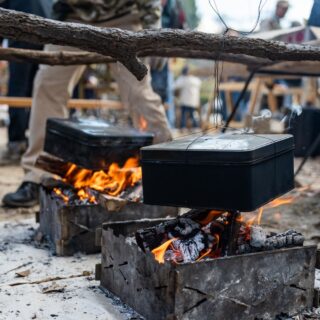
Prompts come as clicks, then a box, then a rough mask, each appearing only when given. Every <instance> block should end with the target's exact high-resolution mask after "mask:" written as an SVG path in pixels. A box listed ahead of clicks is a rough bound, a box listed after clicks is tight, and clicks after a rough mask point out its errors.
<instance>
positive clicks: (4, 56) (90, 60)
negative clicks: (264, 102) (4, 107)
mask: <svg viewBox="0 0 320 320" xmlns="http://www.w3.org/2000/svg"><path fill="white" fill-rule="evenodd" d="M150 55H154V51H152V52H150V53H149V52H148V51H145V52H144V53H143V54H140V55H139V57H147V56H150ZM157 56H160V57H180V58H189V59H192V58H194V59H205V60H219V59H221V60H223V61H228V62H233V63H241V64H245V65H247V66H250V68H258V67H264V66H269V65H270V64H273V62H272V61H270V60H269V59H262V58H255V57H250V56H246V55H235V54H217V53H215V52H199V51H195V50H193V51H191V50H190V51H185V50H179V49H175V50H159V52H158V53H157ZM0 60H7V61H13V62H21V63H26V62H27V63H37V64H47V65H50V66H54V65H63V66H68V65H84V64H87V65H89V64H98V63H115V62H117V60H116V59H114V58H111V57H107V56H104V55H102V54H98V53H91V52H76V51H74V52H72V51H58V52H47V51H39V50H30V49H17V48H0Z"/></svg>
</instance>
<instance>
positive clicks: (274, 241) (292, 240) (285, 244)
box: [238, 226, 304, 253]
mask: <svg viewBox="0 0 320 320" xmlns="http://www.w3.org/2000/svg"><path fill="white" fill-rule="evenodd" d="M257 230H258V228H257V227H256V226H254V228H251V235H250V236H251V240H250V243H244V244H241V245H239V247H238V253H251V252H258V251H265V250H274V249H283V248H290V247H296V246H302V245H303V243H304V236H303V235H302V234H301V233H299V232H297V231H295V230H288V231H286V232H284V233H279V234H276V235H272V236H268V237H266V238H265V241H264V242H263V236H262V235H261V232H260V231H259V232H257ZM255 237H256V239H254V238H255ZM252 243H254V244H257V243H259V246H255V247H254V246H252Z"/></svg>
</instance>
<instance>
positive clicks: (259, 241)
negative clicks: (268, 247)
mask: <svg viewBox="0 0 320 320" xmlns="http://www.w3.org/2000/svg"><path fill="white" fill-rule="evenodd" d="M250 232H251V235H250V246H251V247H254V248H262V247H264V246H265V243H266V240H267V234H266V232H265V230H264V229H263V228H262V227H261V226H252V227H251V229H250Z"/></svg>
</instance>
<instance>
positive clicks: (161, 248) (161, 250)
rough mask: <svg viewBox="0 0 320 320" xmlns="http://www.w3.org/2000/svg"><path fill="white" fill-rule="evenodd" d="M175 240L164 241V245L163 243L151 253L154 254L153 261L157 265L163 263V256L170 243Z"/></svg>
mask: <svg viewBox="0 0 320 320" xmlns="http://www.w3.org/2000/svg"><path fill="white" fill-rule="evenodd" d="M175 240H177V238H173V239H170V240H168V241H166V242H165V243H163V244H162V245H161V246H159V247H157V248H155V249H153V250H152V251H151V252H152V253H153V254H154V257H155V259H156V260H157V261H158V262H159V263H164V255H165V253H166V251H167V249H168V248H169V246H170V245H171V243H172V242H173V241H175Z"/></svg>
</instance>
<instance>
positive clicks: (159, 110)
mask: <svg viewBox="0 0 320 320" xmlns="http://www.w3.org/2000/svg"><path fill="white" fill-rule="evenodd" d="M111 69H112V71H113V75H114V76H115V78H116V80H117V82H118V85H119V89H120V96H121V100H122V103H123V104H124V106H125V107H127V108H128V110H129V112H130V116H131V118H132V121H133V125H134V127H135V128H138V129H139V127H140V123H141V119H142V118H143V119H144V120H145V121H146V122H147V128H146V130H147V131H150V132H153V133H154V135H155V137H154V143H159V142H163V141H168V140H171V138H172V137H171V132H170V129H169V125H168V121H167V117H166V114H165V110H164V107H163V105H162V102H161V99H160V97H159V96H158V95H157V94H156V93H155V92H154V91H153V89H152V87H151V78H150V73H148V75H147V76H145V78H144V79H143V80H141V81H138V80H137V79H136V78H135V77H134V75H132V73H131V72H130V71H128V69H127V68H126V67H124V66H123V65H122V64H121V63H116V64H113V65H112V66H111Z"/></svg>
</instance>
